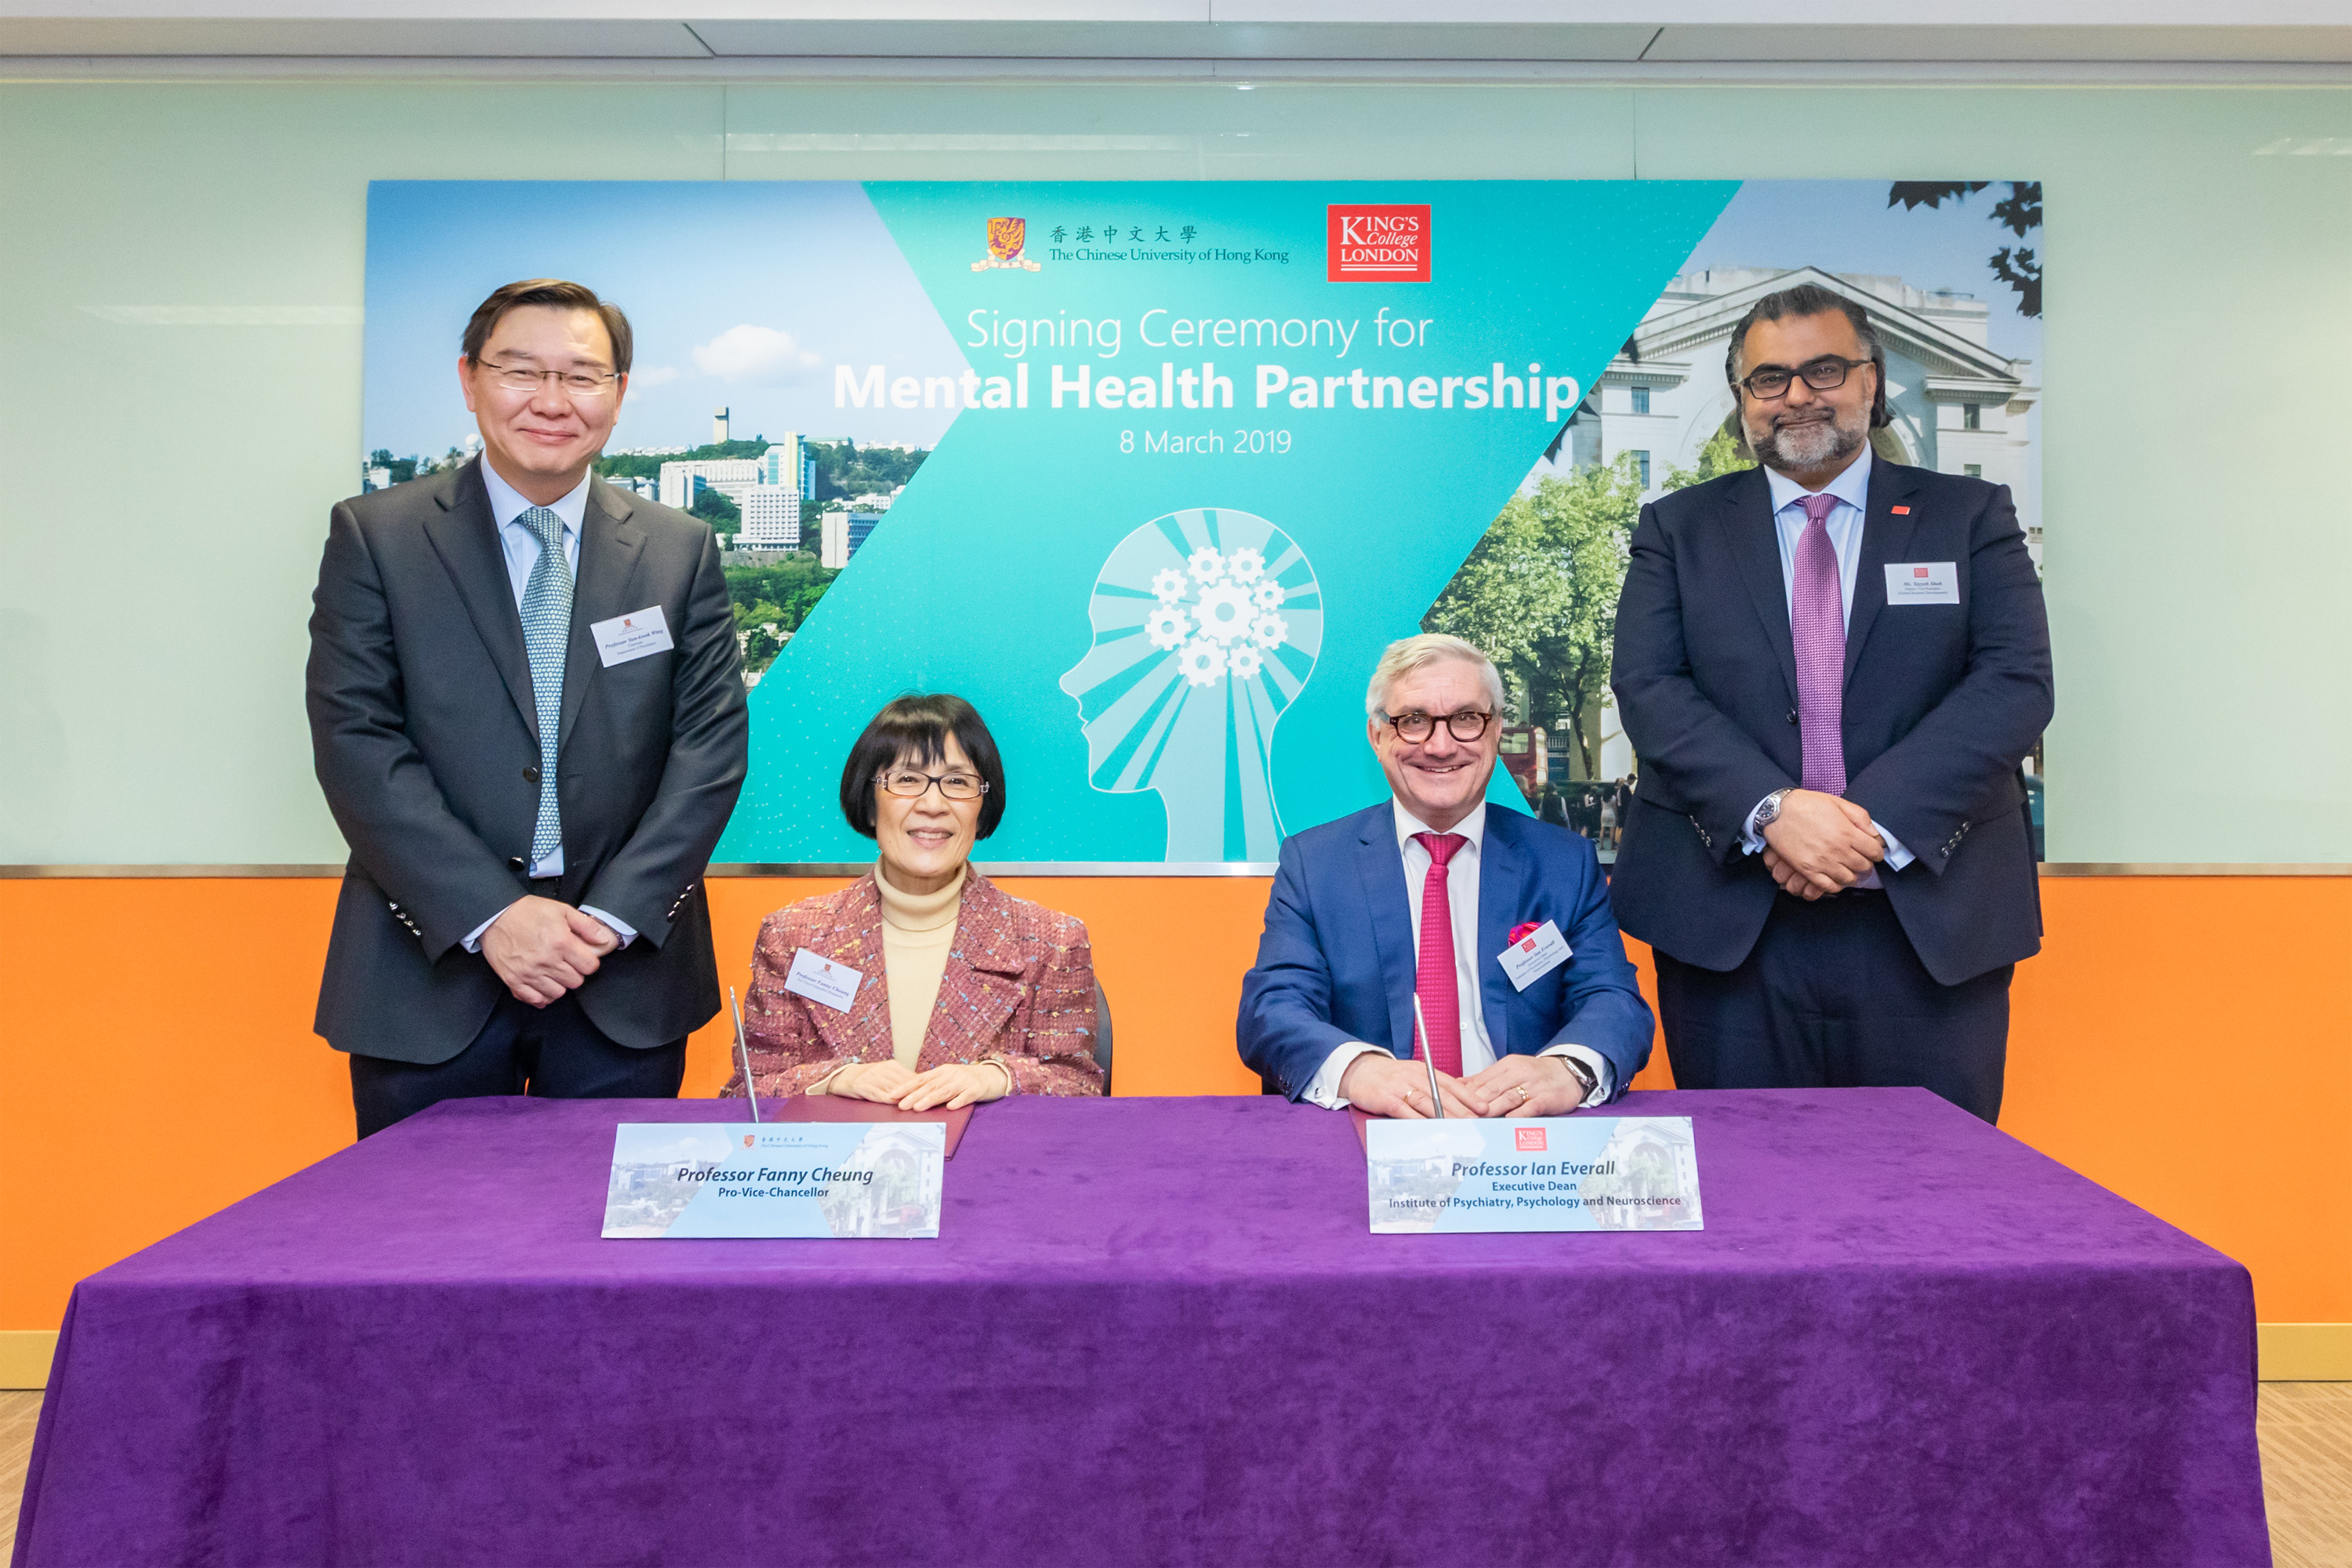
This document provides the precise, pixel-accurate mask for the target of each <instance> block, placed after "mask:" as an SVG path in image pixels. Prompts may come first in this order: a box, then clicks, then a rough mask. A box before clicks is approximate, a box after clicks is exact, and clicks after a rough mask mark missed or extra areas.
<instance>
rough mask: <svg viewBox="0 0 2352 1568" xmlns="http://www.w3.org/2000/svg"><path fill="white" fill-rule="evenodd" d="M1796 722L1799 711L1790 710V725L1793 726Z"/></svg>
mask: <svg viewBox="0 0 2352 1568" xmlns="http://www.w3.org/2000/svg"><path fill="white" fill-rule="evenodd" d="M1796 721H1797V710H1795V709H1794V708H1791V709H1790V710H1789V722H1790V723H1791V724H1793V723H1795V722H1796Z"/></svg>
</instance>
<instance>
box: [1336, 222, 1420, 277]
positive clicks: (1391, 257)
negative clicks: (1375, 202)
mask: <svg viewBox="0 0 2352 1568" xmlns="http://www.w3.org/2000/svg"><path fill="white" fill-rule="evenodd" d="M1325 211H1326V213H1327V215H1328V225H1329V226H1328V231H1327V235H1326V239H1327V244H1326V247H1325V258H1326V261H1327V262H1328V270H1327V273H1326V276H1327V277H1328V279H1329V281H1331V282H1334V283H1426V282H1428V281H1429V209H1428V208H1427V207H1426V206H1395V205H1385V206H1333V207H1328V208H1326V209H1325Z"/></svg>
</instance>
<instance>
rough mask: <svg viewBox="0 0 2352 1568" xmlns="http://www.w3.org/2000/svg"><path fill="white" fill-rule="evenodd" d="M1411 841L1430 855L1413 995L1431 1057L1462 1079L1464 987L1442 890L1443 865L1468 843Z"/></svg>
mask: <svg viewBox="0 0 2352 1568" xmlns="http://www.w3.org/2000/svg"><path fill="white" fill-rule="evenodd" d="M1412 837H1413V841H1414V842H1415V843H1417V844H1419V845H1420V846H1421V847H1423V849H1426V850H1428V851H1429V874H1428V875H1427V876H1425V877H1423V879H1421V968H1420V972H1419V973H1418V974H1416V975H1415V976H1414V979H1413V991H1414V993H1415V994H1418V995H1419V996H1420V997H1421V1014H1422V1027H1423V1030H1424V1031H1425V1032H1426V1033H1425V1039H1424V1044H1426V1045H1427V1047H1428V1049H1429V1059H1430V1060H1431V1061H1433V1062H1435V1063H1436V1064H1437V1070H1438V1071H1439V1072H1442V1073H1444V1074H1445V1075H1446V1076H1447V1077H1448V1078H1460V1077H1461V1076H1462V986H1461V983H1460V981H1459V980H1457V979H1456V978H1455V973H1454V900H1452V898H1450V897H1449V896H1448V895H1447V893H1446V890H1445V863H1446V862H1447V861H1448V860H1451V859H1453V858H1454V852H1455V851H1456V850H1458V849H1460V848H1461V847H1463V846H1464V845H1465V844H1467V843H1469V842H1470V840H1469V839H1468V837H1465V836H1464V835H1462V834H1459V833H1416V834H1414V835H1413V836H1412Z"/></svg>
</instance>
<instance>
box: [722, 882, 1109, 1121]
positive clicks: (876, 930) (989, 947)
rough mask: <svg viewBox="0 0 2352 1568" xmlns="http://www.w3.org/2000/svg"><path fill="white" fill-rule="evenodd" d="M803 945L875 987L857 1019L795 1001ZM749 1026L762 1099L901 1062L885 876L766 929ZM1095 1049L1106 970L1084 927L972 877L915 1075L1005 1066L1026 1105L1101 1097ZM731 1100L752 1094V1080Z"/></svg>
mask: <svg viewBox="0 0 2352 1568" xmlns="http://www.w3.org/2000/svg"><path fill="white" fill-rule="evenodd" d="M803 947H805V948H807V949H809V950H810V951H811V952H815V953H818V954H821V955H822V956H824V957H826V958H830V959H834V960H835V961H837V962H840V963H846V964H848V965H849V967H851V968H852V969H855V970H856V971H858V972H859V973H862V974H863V975H864V976H865V977H866V978H865V980H864V982H863V983H862V984H860V985H859V987H858V991H857V999H856V1001H855V1002H854V1003H852V1004H851V1005H850V1008H849V1011H847V1012H846V1013H843V1012H838V1011H836V1010H835V1009H834V1008H831V1007H828V1006H826V1005H824V1003H822V1002H813V1001H811V1000H809V999H808V998H807V997H805V996H799V995H795V994H793V993H792V992H789V991H787V990H785V989H784V976H785V975H786V974H787V973H790V972H791V970H792V966H793V953H794V952H797V951H799V950H800V949H802V948H803ZM743 1026H744V1032H745V1035H746V1037H747V1038H748V1039H749V1041H750V1044H751V1074H752V1077H753V1078H754V1079H756V1080H757V1081H758V1083H759V1086H760V1093H761V1097H762V1098H765V1097H767V1096H770V1095H774V1096H778V1097H782V1096H784V1095H790V1094H799V1093H801V1092H803V1090H805V1089H807V1087H808V1086H809V1085H810V1084H813V1083H814V1082H816V1081H817V1080H818V1079H822V1078H824V1076H825V1075H826V1074H828V1073H830V1072H832V1071H834V1069H835V1068H839V1067H840V1066H841V1065H842V1064H843V1063H845V1062H875V1061H883V1062H887V1061H888V1060H889V1059H890V1058H891V1055H892V1048H893V1047H892V1044H891V1038H890V988H889V986H888V984H887V983H886V982H885V980H884V979H883V974H882V896H881V894H880V892H879V891H878V890H877V889H876V888H875V886H874V873H873V872H871V871H868V872H867V873H866V875H865V876H863V877H861V878H859V879H857V880H856V882H855V883H853V884H851V885H850V886H849V887H846V888H844V889H841V891H839V892H837V893H820V894H818V895H817V896H816V897H815V898H813V899H803V900H801V901H800V902H799V903H797V904H793V905H791V906H789V907H788V908H785V909H781V910H777V911H776V912H775V913H774V914H772V915H770V916H769V917H768V918H767V919H766V920H765V921H762V922H761V926H760V941H759V944H758V946H757V947H755V948H754V949H753V950H752V954H751V997H750V999H749V1000H748V1001H747V1002H746V1003H745V1005H744V1013H743ZM1094 1049H1095V966H1094V954H1093V952H1092V950H1091V949H1090V948H1088V946H1087V928H1086V925H1085V922H1083V921H1079V920H1076V919H1075V918H1074V917H1072V916H1069V915H1065V914H1058V913H1056V912H1055V911H1054V910H1049V909H1047V908H1045V906H1044V905H1042V904H1033V903H1031V902H1029V901H1028V900H1025V899H1016V898H1013V896H1012V895H1010V894H1008V893H1004V892H1002V891H1000V890H999V889H997V887H996V885H995V884H994V883H993V882H991V881H990V880H989V879H987V878H985V877H983V876H982V875H981V874H980V872H979V871H978V870H976V869H968V870H967V871H966V872H965V876H964V885H963V900H962V904H961V909H960V910H959V912H958V914H957V917H956V934H955V945H954V947H953V948H952V949H950V951H949V953H948V964H947V973H945V974H944V975H942V976H941V977H940V1000H939V1005H938V1007H937V1008H936V1009H935V1010H934V1011H933V1012H932V1014H931V1020H930V1026H929V1028H927V1029H926V1030H924V1032H923V1050H922V1055H921V1056H919V1057H918V1058H916V1062H915V1068H916V1070H917V1071H918V1072H922V1071H928V1070H929V1069H930V1068H935V1067H938V1066H939V1065H940V1063H942V1062H974V1063H977V1062H991V1061H992V1062H1001V1063H1003V1066H1004V1068H1005V1069H1006V1070H1007V1071H1008V1072H1010V1073H1011V1074H1012V1075H1013V1092H1014V1093H1016V1094H1100V1093H1101V1092H1102V1091H1103V1078H1102V1068H1099V1067H1097V1066H1096V1065H1095V1056H1094ZM720 1092H721V1093H722V1094H731V1095H740V1094H741V1093H742V1092H743V1075H742V1070H741V1069H740V1068H738V1069H737V1070H736V1074H735V1077H734V1079H733V1080H732V1081H730V1083H729V1084H728V1085H727V1087H726V1088H725V1089H722V1090H721V1091H720Z"/></svg>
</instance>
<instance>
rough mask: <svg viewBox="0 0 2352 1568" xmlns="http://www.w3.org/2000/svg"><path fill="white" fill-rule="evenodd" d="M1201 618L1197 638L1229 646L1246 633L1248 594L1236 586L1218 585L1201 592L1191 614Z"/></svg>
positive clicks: (1236, 584)
mask: <svg viewBox="0 0 2352 1568" xmlns="http://www.w3.org/2000/svg"><path fill="white" fill-rule="evenodd" d="M1194 613H1195V614H1196V615H1198V616H1200V617H1201V635H1202V637H1214V638H1216V639H1217V640H1218V641H1219V642H1221V643H1229V642H1231V641H1233V640H1234V638H1235V637H1240V636H1241V635H1242V634H1243V633H1244V632H1246V631H1248V630H1249V629H1250V597H1249V590H1248V589H1247V588H1244V587H1243V586H1242V585H1241V584H1238V583H1219V584H1213V586H1210V587H1206V588H1203V589H1202V590H1201V603H1200V606H1199V608H1198V609H1197V610H1196V611H1195V612H1194Z"/></svg>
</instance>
